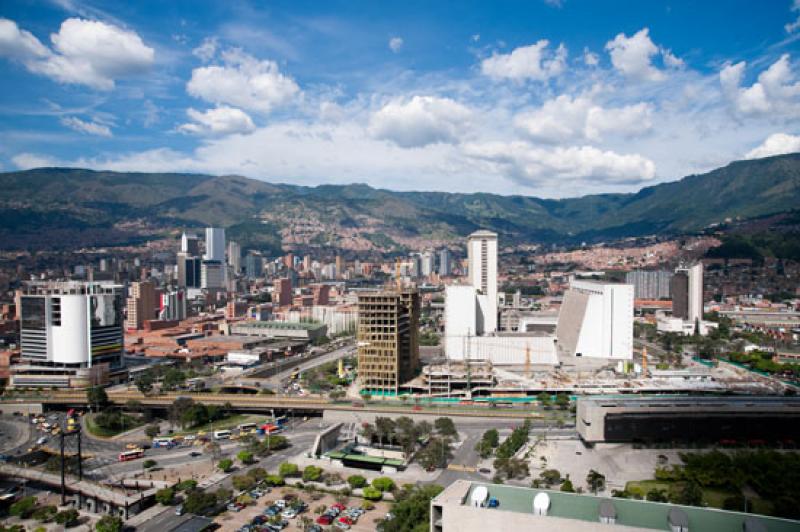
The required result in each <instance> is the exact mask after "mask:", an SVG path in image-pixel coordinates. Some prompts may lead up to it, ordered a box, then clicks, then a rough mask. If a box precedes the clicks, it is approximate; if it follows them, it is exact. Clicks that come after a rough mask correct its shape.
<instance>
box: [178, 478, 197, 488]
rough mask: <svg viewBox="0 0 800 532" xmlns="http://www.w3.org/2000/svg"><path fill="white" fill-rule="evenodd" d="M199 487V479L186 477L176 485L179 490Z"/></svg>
mask: <svg viewBox="0 0 800 532" xmlns="http://www.w3.org/2000/svg"><path fill="white" fill-rule="evenodd" d="M196 487H197V481H196V480H193V479H190V478H188V479H186V480H181V481H180V482H178V484H176V485H175V489H177V490H178V491H192V490H193V489H195V488H196Z"/></svg>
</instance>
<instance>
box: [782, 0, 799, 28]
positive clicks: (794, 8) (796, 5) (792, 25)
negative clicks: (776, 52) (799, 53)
mask: <svg viewBox="0 0 800 532" xmlns="http://www.w3.org/2000/svg"><path fill="white" fill-rule="evenodd" d="M791 11H792V12H793V13H797V12H798V11H800V0H794V2H792V7H791ZM798 28H800V17H797V18H796V19H795V21H794V22H789V23H788V24H786V25H785V26H784V29H785V30H786V33H794V32H795V31H797V29H798Z"/></svg>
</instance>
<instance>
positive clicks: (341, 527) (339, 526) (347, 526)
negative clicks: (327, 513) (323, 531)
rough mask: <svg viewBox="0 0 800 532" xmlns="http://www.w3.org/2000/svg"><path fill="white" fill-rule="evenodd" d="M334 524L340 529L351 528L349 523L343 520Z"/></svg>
mask: <svg viewBox="0 0 800 532" xmlns="http://www.w3.org/2000/svg"><path fill="white" fill-rule="evenodd" d="M333 526H335V527H336V528H338V529H339V530H350V525H348V524H347V523H342V522H341V521H336V522H335V523H334V524H333Z"/></svg>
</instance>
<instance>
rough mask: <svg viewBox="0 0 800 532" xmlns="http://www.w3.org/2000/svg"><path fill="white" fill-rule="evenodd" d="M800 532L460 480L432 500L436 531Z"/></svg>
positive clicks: (745, 518)
mask: <svg viewBox="0 0 800 532" xmlns="http://www.w3.org/2000/svg"><path fill="white" fill-rule="evenodd" d="M490 528H491V529H493V530H497V529H501V530H525V531H531V530H542V531H553V530H558V531H559V532H589V531H592V532H597V531H602V530H609V531H612V530H618V531H622V532H636V531H639V532H651V531H653V530H667V531H670V532H712V531H713V532H727V531H730V532H790V531H791V532H797V530H800V521H792V520H788V519H779V518H775V517H766V516H760V515H754V514H746V513H740V512H729V511H725V510H717V509H715V508H700V507H694V506H679V505H675V504H667V503H658V502H648V501H637V500H631V499H616V498H608V497H598V496H594V495H583V494H577V493H563V492H560V491H552V490H543V489H535V488H521V487H516V486H506V485H502V484H485V483H480V482H471V481H468V480H457V481H455V482H454V483H452V484H451V485H450V486H448V487H447V488H446V489H445V490H444V491H443V492H442V493H440V494H439V495H438V496H437V497H435V498H434V499H433V500H432V501H431V526H430V530H431V531H432V532H485V531H486V530H487V529H490Z"/></svg>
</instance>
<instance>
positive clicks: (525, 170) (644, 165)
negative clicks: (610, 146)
mask: <svg viewBox="0 0 800 532" xmlns="http://www.w3.org/2000/svg"><path fill="white" fill-rule="evenodd" d="M465 151H466V153H467V154H468V155H470V156H472V157H475V158H478V159H481V160H484V161H487V162H489V163H491V164H493V165H496V166H498V167H499V168H500V170H501V171H504V172H505V173H506V174H507V176H508V177H509V178H511V179H513V180H515V181H517V182H519V183H521V184H523V185H526V186H539V185H543V184H544V185H550V186H552V185H553V182H554V181H555V182H558V181H562V180H578V181H580V180H585V179H587V178H598V179H602V180H603V181H604V182H605V183H611V184H637V183H642V182H644V181H648V180H650V179H652V178H653V177H655V172H656V168H655V164H654V163H653V162H652V161H651V160H649V159H647V158H646V157H643V156H641V155H639V154H619V153H616V152H613V151H610V150H601V149H598V148H595V147H593V146H567V147H562V146H558V147H555V148H541V147H537V146H533V145H531V144H530V143H528V142H524V141H512V142H484V143H473V144H468V145H467V146H466V147H465Z"/></svg>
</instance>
